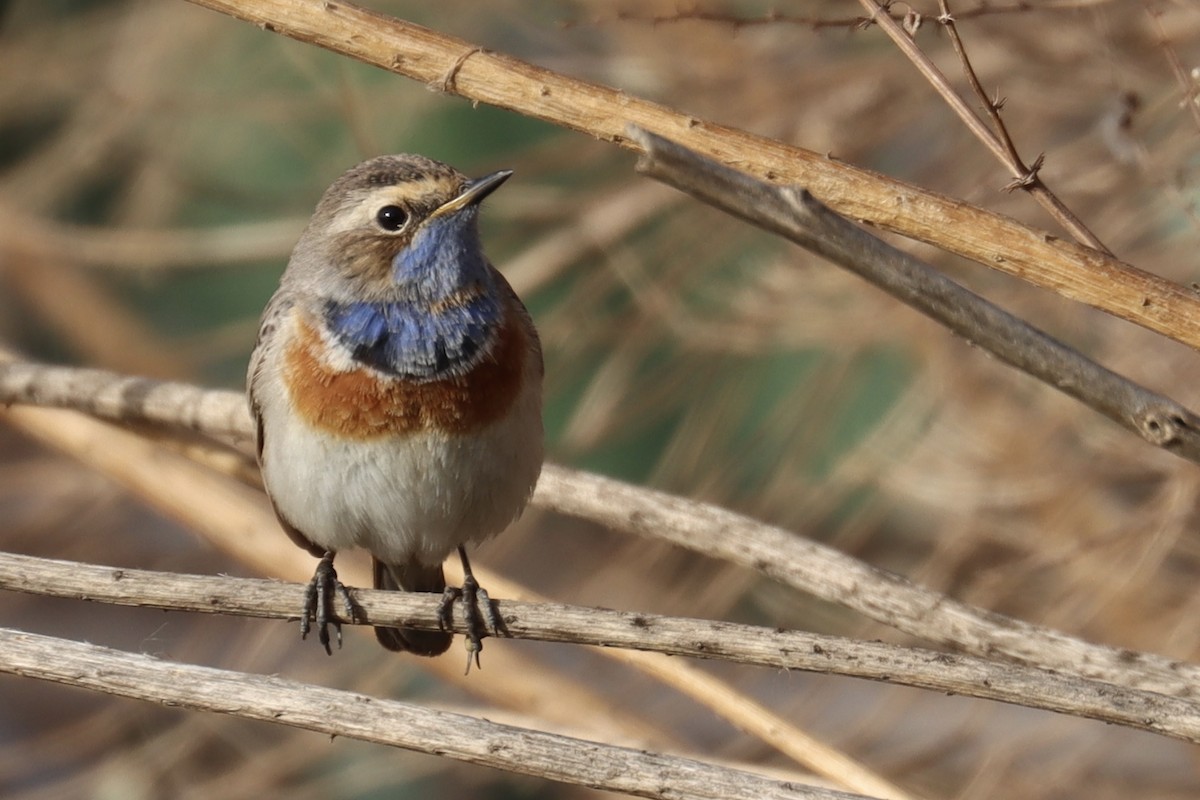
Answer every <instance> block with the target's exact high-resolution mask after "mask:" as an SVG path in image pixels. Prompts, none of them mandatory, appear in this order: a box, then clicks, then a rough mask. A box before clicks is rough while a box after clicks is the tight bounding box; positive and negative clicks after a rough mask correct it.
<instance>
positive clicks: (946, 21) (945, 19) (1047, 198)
mask: <svg viewBox="0 0 1200 800" xmlns="http://www.w3.org/2000/svg"><path fill="white" fill-rule="evenodd" d="M859 2H860V3H861V4H862V5H863V7H864V8H866V9H867V10H868V11H869V12H871V15H872V17H871V18H872V20H873V21H874V22H875V23H876V24H877V25H879V27H880V28H882V29H883V31H884V33H886V34H887V35H888V36H889V37H890V38H891V40H892V41H893V42H894V43H895V44H896V46H897V47H898V48H899V49H900V51H901V52H902V53H904V55H906V56H907V57H908V59H909V61H911V62H912V63H913V65H914V66H915V67H916V68H917V70H918V71H920V73H921V74H922V75H924V76H925V79H926V80H927V81H929V83H930V85H932V86H933V88H934V89H935V90H936V91H937V93H938V94H940V95H941V96H942V98H943V99H944V100H945V101H946V103H947V104H948V105H949V106H950V108H951V109H952V110H953V111H954V113H956V114H957V115H958V117H959V119H961V120H962V121H963V122H964V123H965V124H966V126H967V128H968V129H969V130H970V131H971V133H973V134H974V135H975V137H976V138H977V139H979V141H981V142H983V144H984V145H986V146H987V148H988V149H989V150H991V151H992V153H993V154H995V156H996V158H998V159H999V160H1000V162H1001V163H1003V164H1004V165H1005V166H1006V167H1008V169H1009V170H1010V171H1011V172H1012V174H1013V180H1012V181H1011V182H1010V183H1008V184H1007V185H1006V186H1005V187H1004V188H1005V189H1007V190H1009V191H1011V190H1013V189H1018V188H1020V189H1024V190H1026V191H1028V192H1029V193H1030V194H1031V195H1032V196H1033V197H1034V199H1036V200H1037V201H1038V203H1040V204H1041V205H1042V207H1043V208H1045V209H1046V210H1047V211H1049V212H1050V214H1051V215H1052V216H1053V217H1054V218H1055V219H1056V220H1058V222H1059V224H1060V225H1062V226H1063V228H1064V229H1066V230H1067V231H1069V232H1070V233H1071V235H1072V236H1074V237H1075V238H1076V239H1077V240H1079V241H1080V242H1082V243H1084V244H1086V245H1088V246H1089V247H1091V248H1093V249H1095V250H1098V251H1100V252H1101V253H1104V254H1105V255H1112V253H1111V252H1110V251H1109V250H1108V248H1106V247H1105V246H1104V244H1103V243H1102V242H1101V241H1100V240H1099V239H1098V238H1097V237H1096V235H1095V234H1093V233H1092V232H1091V231H1090V230H1088V228H1087V226H1086V225H1084V224H1083V221H1082V220H1080V219H1079V218H1078V217H1076V216H1075V214H1074V213H1073V212H1072V211H1071V210H1070V209H1069V208H1067V206H1066V204H1064V203H1063V202H1062V201H1061V200H1059V199H1058V196H1057V195H1055V194H1054V193H1053V192H1051V191H1050V189H1049V188H1048V187H1047V186H1046V184H1045V183H1043V182H1042V180H1041V178H1040V177H1039V176H1038V170H1039V169H1040V168H1041V166H1042V161H1043V158H1042V157H1041V156H1039V157H1038V158H1037V160H1035V161H1034V163H1033V165H1032V166H1026V164H1025V163H1024V162H1023V161H1022V160H1021V158H1020V156H1019V155H1018V154H1017V151H1016V147H1015V146H1014V145H1013V143H1012V141H1011V139H1009V138H1008V136H1007V133H1005V134H1004V135H1003V136H1001V135H1000V134H999V133H998V132H997V131H994V130H992V129H991V128H990V127H988V125H987V123H985V122H984V121H983V120H982V119H980V118H979V115H978V114H976V113H975V111H974V110H973V109H972V108H971V107H970V106H969V105H967V102H966V101H965V100H963V99H962V97H960V96H959V94H958V92H956V91H955V90H954V87H953V86H951V85H950V81H949V80H947V79H946V76H945V75H943V74H942V71H941V70H939V69H938V68H937V66H936V65H935V64H934V63H933V62H932V61H931V60H930V59H929V56H927V55H925V53H924V52H923V51H922V50H921V48H919V47H917V44H916V42H914V41H913V40H912V37H910V36H909V35H908V33H906V32H905V30H904V28H903V27H902V26H901V25H900V24H899V23H897V22H896V21H895V20H894V19H892V17H891V15H889V14H886V13H884V9H883V7H882V6H880V5H879V0H859ZM939 3H940V4H941V8H942V17H941V18H940V19H939V22H941V23H942V24H943V25H945V26H946V27H947V29H948V30H950V31H951V40H952V41H953V42H954V48H955V50H956V51H957V52H958V54H959V58H960V59H961V60H962V61H963V65H964V71H966V72H967V76H968V80H970V81H971V84H972V87H973V88H974V89H975V91H976V93H977V94H979V96H980V97H981V98H982V100H983V103H984V106H985V107H986V108H987V109H988V113H989V115H991V116H992V119H993V120H996V119H998V118H999V114H998V113H997V109H996V104H995V103H994V102H993V101H992V100H991V99H990V98H989V97H988V95H987V92H985V91H983V87H982V86H980V85H979V80H978V78H977V77H975V74H974V71H973V70H972V69H971V66H970V62H969V61H968V60H967V58H966V51H965V50H964V49H963V46H962V42H961V40H960V39H959V38H958V34H957V31H955V30H954V27H953V17H952V16H951V15H950V13H949V10H948V6H947V5H946V0H939ZM999 129H1000V130H1004V128H1003V123H1001V124H1000V128H999Z"/></svg>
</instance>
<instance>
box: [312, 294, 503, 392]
mask: <svg viewBox="0 0 1200 800" xmlns="http://www.w3.org/2000/svg"><path fill="white" fill-rule="evenodd" d="M499 320H500V304H499V303H497V302H496V300H495V298H494V297H492V296H491V295H490V294H482V295H480V296H478V297H476V298H474V299H473V300H471V302H469V303H467V304H466V305H461V306H455V307H452V308H448V309H445V310H443V311H440V312H436V313H435V312H433V311H430V309H429V306H428V305H426V304H424V303H421V304H417V303H412V302H407V301H393V302H390V303H344V304H342V303H329V304H328V305H326V307H325V322H326V324H327V325H329V328H330V330H332V331H333V333H334V335H335V336H337V339H338V341H340V342H341V343H342V344H344V345H345V346H346V347H348V348H349V349H350V351H351V353H352V355H353V357H354V360H355V361H359V362H361V363H363V364H366V365H367V366H369V367H374V368H375V369H377V370H379V371H381V372H386V373H388V374H391V375H396V376H399V377H404V378H417V379H429V378H435V377H438V376H441V375H444V374H446V373H452V372H453V371H454V370H455V368H456V367H462V366H464V365H465V364H467V363H469V362H470V361H471V359H472V358H474V356H475V354H476V353H478V352H479V350H480V348H482V347H483V346H484V345H486V344H487V341H488V338H489V337H490V336H491V333H492V329H493V328H494V327H495V325H496V324H497V322H498V321H499Z"/></svg>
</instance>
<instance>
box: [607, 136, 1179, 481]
mask: <svg viewBox="0 0 1200 800" xmlns="http://www.w3.org/2000/svg"><path fill="white" fill-rule="evenodd" d="M629 135H630V138H633V139H635V140H637V141H638V142H640V143H641V145H642V147H643V149H644V150H645V152H646V155H645V156H644V157H643V159H642V161H641V162H640V163H639V165H638V169H639V170H641V171H642V172H644V173H646V174H648V175H650V176H651V177H653V178H657V179H658V180H661V181H663V182H664V183H667V184H670V185H671V186H674V187H675V188H677V189H680V190H682V191H685V192H687V193H688V194H691V195H692V196H694V197H696V198H698V199H700V200H703V201H704V202H706V203H708V204H710V205H713V206H715V207H717V208H719V209H721V210H722V211H725V212H728V213H730V214H733V215H735V216H738V217H741V218H742V219H744V220H747V221H748V222H751V223H753V224H755V225H757V226H759V227H760V228H763V229H765V230H768V231H771V232H772V233H776V234H779V235H780V236H783V237H785V238H787V239H789V240H791V241H793V242H795V243H796V244H799V245H800V246H801V247H804V248H807V249H808V250H811V251H813V252H814V253H817V254H819V255H822V256H824V257H825V258H828V259H829V260H830V261H833V262H834V263H835V264H837V265H838V266H841V267H844V268H846V269H848V270H850V271H851V272H854V273H855V274H857V275H859V276H861V277H863V278H865V279H866V280H868V281H870V282H871V283H873V284H874V285H876V286H878V287H879V288H881V289H883V290H884V291H885V292H887V293H888V294H891V295H892V296H893V297H896V298H897V299H899V300H901V301H903V302H905V303H907V304H908V305H910V306H912V307H913V308H915V309H917V310H918V311H920V312H921V313H923V314H926V315H927V316H929V317H932V318H933V319H935V320H937V321H938V322H940V323H942V324H943V325H945V326H946V327H948V328H949V329H950V330H952V331H954V332H955V333H956V334H958V335H959V336H961V337H963V338H964V339H966V340H967V341H968V342H972V343H974V344H976V345H978V346H979V347H981V348H983V349H984V350H986V351H987V352H989V353H991V354H993V355H995V356H996V357H997V358H999V359H1001V360H1002V361H1004V362H1005V363H1008V364H1010V365H1012V366H1014V367H1016V368H1017V369H1019V370H1021V371H1023V372H1025V373H1027V374H1029V375H1032V376H1033V377H1035V378H1037V379H1038V380H1040V381H1042V382H1043V383H1046V384H1048V385H1050V386H1053V387H1054V388H1056V389H1058V390H1059V391H1061V392H1063V393H1065V394H1067V395H1070V396H1071V397H1074V398H1076V399H1077V400H1079V401H1081V402H1082V403H1083V404H1084V405H1086V406H1088V408H1091V409H1093V410H1095V411H1098V412H1100V413H1101V414H1103V415H1104V416H1106V417H1108V418H1109V419H1111V420H1113V421H1115V422H1117V423H1119V424H1120V425H1122V426H1124V427H1125V428H1127V429H1129V430H1131V431H1133V432H1134V433H1136V434H1138V435H1139V436H1141V437H1142V438H1143V439H1145V440H1146V441H1147V442H1149V443H1150V444H1153V445H1155V446H1157V447H1162V448H1164V449H1166V450H1170V451H1171V452H1173V453H1175V454H1176V455H1180V456H1182V457H1184V458H1187V459H1189V460H1190V461H1194V462H1197V463H1200V416H1197V415H1195V414H1193V413H1192V412H1191V411H1189V410H1188V409H1186V408H1184V407H1183V406H1182V405H1180V404H1179V403H1177V402H1175V401H1174V400H1172V399H1171V398H1169V397H1165V396H1163V395H1160V394H1157V393H1156V392H1152V391H1150V390H1149V389H1146V388H1145V387H1143V386H1139V385H1138V384H1136V383H1134V382H1133V381H1131V380H1129V379H1127V378H1125V377H1122V376H1121V375H1118V374H1117V373H1115V372H1113V371H1111V370H1108V369H1105V368H1104V367H1102V366H1100V365H1099V364H1097V363H1096V362H1095V361H1092V360H1091V359H1089V358H1087V357H1086V356H1084V355H1083V354H1082V353H1080V352H1079V351H1077V350H1075V349H1074V348H1071V347H1068V346H1067V345H1065V344H1063V343H1062V342H1060V341H1058V340H1057V339H1053V338H1051V337H1050V336H1048V335H1046V334H1045V333H1043V332H1042V331H1040V330H1038V329H1037V328H1035V327H1033V326H1032V325H1029V324H1028V323H1026V322H1024V321H1023V320H1021V319H1019V318H1018V317H1015V316H1013V315H1012V314H1009V313H1008V312H1006V311H1004V310H1003V309H1001V308H999V307H998V306H996V305H993V304H992V303H990V302H988V301H987V300H985V299H983V298H982V297H980V296H979V295H977V294H975V293H973V292H971V291H969V290H967V289H965V288H963V287H962V286H960V285H958V284H957V283H955V282H954V281H952V280H950V279H949V278H947V277H946V276H944V275H942V274H941V273H940V272H938V271H937V270H935V269H934V268H933V267H931V266H929V265H928V264H925V263H924V262H922V261H920V260H918V259H916V258H914V257H913V256H910V255H908V254H907V253H905V252H903V251H902V250H898V249H897V248H895V247H892V246H891V245H889V244H887V243H886V242H884V241H883V240H882V239H879V238H878V237H876V236H872V235H871V234H870V233H868V232H867V231H865V230H863V229H861V228H859V227H857V226H855V225H854V224H852V223H850V222H849V221H847V220H845V219H843V218H841V217H839V216H838V215H837V214H834V213H832V212H831V211H830V210H829V209H828V208H826V207H825V206H823V205H822V204H821V203H820V202H818V201H817V200H816V199H815V198H813V196H812V195H811V194H809V193H808V192H806V191H803V190H800V189H797V188H796V187H791V186H779V185H776V184H772V183H767V182H765V181H760V180H758V179H756V178H754V177H752V176H750V175H746V174H745V173H742V172H738V171H737V170H733V169H729V168H728V167H725V166H722V165H721V164H718V163H717V162H715V161H712V160H711V159H707V158H703V157H701V156H699V155H697V154H696V153H693V152H691V151H690V150H688V149H687V148H685V147H681V146H680V145H678V144H676V143H674V142H670V141H668V140H666V139H663V138H662V137H660V136H655V135H653V134H650V133H647V132H646V131H643V130H640V129H638V128H632V129H631V130H630V134H629Z"/></svg>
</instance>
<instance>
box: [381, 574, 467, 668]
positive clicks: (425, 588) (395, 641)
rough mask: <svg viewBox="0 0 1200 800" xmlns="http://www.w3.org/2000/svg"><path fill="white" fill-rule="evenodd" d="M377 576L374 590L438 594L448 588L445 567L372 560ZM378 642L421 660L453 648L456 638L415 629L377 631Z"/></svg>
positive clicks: (440, 632) (443, 633)
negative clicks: (444, 572) (452, 642)
mask: <svg viewBox="0 0 1200 800" xmlns="http://www.w3.org/2000/svg"><path fill="white" fill-rule="evenodd" d="M371 564H372V565H373V567H374V572H375V588H376V589H390V590H391V591H398V590H399V591H405V592H436V593H437V594H441V593H442V590H443V589H445V588H446V576H445V575H444V574H443V573H442V565H441V564H438V565H437V566H433V567H427V566H424V565H423V564H413V563H410V564H399V565H397V564H384V563H383V562H382V561H379V560H378V559H371ZM375 638H376V639H378V640H379V643H380V644H381V645H383V646H384V647H386V648H387V649H388V650H397V651H401V650H407V651H408V652H410V653H415V654H417V655H419V656H437V655H441V654H442V653H444V652H446V650H448V649H449V648H450V642H451V641H453V640H454V634H452V633H446V632H442V631H419V630H415V629H413V628H376V629H375Z"/></svg>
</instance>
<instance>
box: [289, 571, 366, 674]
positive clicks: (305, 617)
mask: <svg viewBox="0 0 1200 800" xmlns="http://www.w3.org/2000/svg"><path fill="white" fill-rule="evenodd" d="M334 555H335V554H334V553H326V554H325V555H324V556H323V557H322V558H321V560H320V561H319V562H318V563H317V568H316V570H315V571H314V572H313V577H312V580H311V581H309V582H308V590H307V591H305V593H304V609H303V610H302V611H301V614H300V638H301V639H307V638H308V632H309V631H310V630H312V625H313V623H315V624H316V627H317V641H318V642H320V643H321V645H322V646H323V647H324V648H325V652H326V653H328V654H329V655H333V649H332V648H330V646H329V626H331V625H332V626H333V629H334V632H335V634H336V635H337V646H338V649H339V650H340V649H341V647H342V623H341V620H339V619H338V618H337V617H336V616H335V615H334V613H333V596H334V595H335V594H336V595H337V596H338V597H339V598H341V601H342V609H343V610H344V611H345V616H346V619H348V620H350V621H351V622H354V621H355V620H356V619H357V613H356V611H355V608H354V601H353V599H351V597H350V592H349V590H347V589H346V586H345V584H343V583H342V582H341V581H340V580H338V576H337V570H335V569H334V568H333V557H334Z"/></svg>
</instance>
